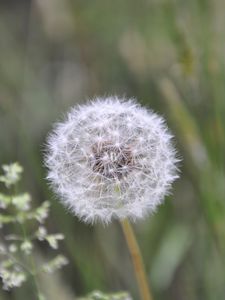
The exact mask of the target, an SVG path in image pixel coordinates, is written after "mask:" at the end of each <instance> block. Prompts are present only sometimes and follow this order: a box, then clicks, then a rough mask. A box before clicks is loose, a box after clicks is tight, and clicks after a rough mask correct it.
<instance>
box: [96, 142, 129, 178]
mask: <svg viewBox="0 0 225 300" xmlns="http://www.w3.org/2000/svg"><path fill="white" fill-rule="evenodd" d="M91 150H92V158H91V167H92V170H93V171H94V172H95V173H98V174H100V175H102V176H104V177H106V178H114V179H122V178H123V177H124V176H126V175H127V174H128V173H129V172H130V171H131V169H132V166H133V155H132V151H131V149H130V147H128V146H123V145H118V144H114V143H112V142H109V141H105V142H100V143H96V144H94V145H93V146H92V149H91Z"/></svg>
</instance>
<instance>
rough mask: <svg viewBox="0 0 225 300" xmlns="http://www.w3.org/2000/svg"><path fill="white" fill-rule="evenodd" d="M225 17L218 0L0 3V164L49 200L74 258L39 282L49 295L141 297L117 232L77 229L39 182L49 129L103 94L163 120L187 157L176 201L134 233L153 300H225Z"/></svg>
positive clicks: (57, 227)
mask: <svg viewBox="0 0 225 300" xmlns="http://www.w3.org/2000/svg"><path fill="white" fill-rule="evenodd" d="M224 11H225V2H224V1H223V0H189V1H178V0H140V1H135V0H129V1H128V0H123V1H119V0H115V1H109V0H106V1H100V0H95V1H82V0H73V1H72V0H63V1H61V0H33V1H29V0H20V1H16V0H2V1H1V3H0V35H1V43H0V128H1V132H0V144H1V151H0V163H8V162H12V161H15V160H18V161H21V163H22V164H23V166H24V167H25V169H26V172H27V176H25V178H24V180H23V182H22V184H23V186H24V188H27V189H28V190H31V192H32V194H33V195H34V198H35V199H36V201H37V205H38V204H40V203H39V200H38V199H43V198H48V199H52V206H53V211H52V217H51V218H50V220H49V221H48V222H49V224H48V225H49V227H50V228H52V229H54V230H53V231H60V232H63V234H64V235H65V237H66V239H65V241H64V248H63V251H64V254H65V255H66V256H67V257H68V258H69V260H70V264H69V266H67V267H66V268H64V270H63V271H62V273H61V276H59V277H55V278H54V280H52V277H51V278H50V279H47V278H43V286H45V289H46V293H47V295H48V299H55V300H57V299H68V300H69V299H74V295H84V294H87V293H89V292H90V291H92V290H95V289H100V290H103V291H105V290H107V291H118V290H128V291H129V292H130V293H131V295H132V296H133V297H134V299H138V296H137V295H138V292H137V287H136V283H135V278H134V275H133V269H132V265H131V261H130V257H129V255H128V252H127V248H126V244H125V242H124V240H123V237H122V232H121V229H120V227H119V225H118V224H117V223H116V222H115V223H113V224H112V225H110V226H108V227H106V228H102V226H100V225H98V226H95V227H88V226H86V225H84V224H81V223H79V222H78V221H77V220H76V218H74V217H73V216H71V215H70V214H69V213H67V212H66V211H65V210H64V209H63V208H62V206H61V205H60V204H59V203H58V201H56V200H55V199H54V197H53V195H52V193H51V191H50V190H49V189H48V186H47V184H46V182H45V180H44V177H45V174H46V171H45V170H44V168H43V163H42V159H43V148H44V146H43V145H44V142H45V139H46V134H47V132H48V131H49V129H50V128H51V126H52V122H53V121H56V120H58V119H60V118H61V117H62V116H63V114H64V113H65V112H66V110H67V109H68V108H69V107H70V106H71V105H75V104H77V103H81V102H82V101H85V100H86V99H87V98H89V97H93V96H95V95H104V94H119V95H127V96H128V97H136V98H137V99H139V101H140V102H141V103H142V104H143V105H145V106H147V107H151V108H152V109H154V110H155V111H156V112H159V113H160V114H163V115H164V117H165V118H166V119H167V120H168V123H169V126H170V127H171V129H172V130H173V132H174V134H175V136H176V142H175V143H176V146H177V148H178V150H179V153H180V155H181V156H182V158H183V161H182V163H181V179H180V180H179V181H178V182H177V183H176V184H175V185H174V193H173V195H172V196H171V197H169V198H168V199H166V203H165V204H164V205H163V206H161V207H160V209H159V212H158V213H157V214H155V215H154V216H152V217H150V218H148V219H146V220H144V221H143V222H141V223H137V224H136V227H135V229H136V231H137V235H138V239H139V240H140V244H141V245H140V246H141V249H142V251H143V254H144V260H145V264H146V268H147V272H148V274H149V282H150V284H151V287H152V290H153V293H154V296H155V299H157V300H160V299H173V300H176V299H177V300H178V299H179V300H199V299H204V300H215V299H224V298H225V184H224V180H225V168H224V167H225V166H224V165H225V155H224V154H225V85H224V82H225V71H224V70H225V68H224V65H225V39H224V35H225V17H224ZM40 251H43V252H44V251H45V249H40ZM40 257H41V253H40ZM50 287H51V289H50ZM27 292H29V286H28V287H27ZM0 298H1V299H3V300H8V299H19V300H20V299H24V296H23V293H22V291H21V292H20V291H19V289H18V291H17V292H16V293H14V292H11V293H7V292H2V291H1V292H0Z"/></svg>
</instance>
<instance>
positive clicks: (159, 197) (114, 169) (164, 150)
mask: <svg viewBox="0 0 225 300" xmlns="http://www.w3.org/2000/svg"><path fill="white" fill-rule="evenodd" d="M171 138H172V135H171V134H170V132H169V131H168V129H167V126H166V125H165V122H164V120H163V118H161V117H159V116H158V115H157V114H155V113H153V112H152V111H149V110H147V109H145V108H142V107H141V106H140V105H139V104H137V103H136V102H135V101H134V100H126V99H120V98H118V97H108V98H97V99H95V100H93V101H91V102H89V103H87V104H86V105H81V106H76V107H74V108H72V109H71V111H70V112H69V113H68V114H67V117H66V119H65V120H64V122H62V123H58V124H56V126H55V128H54V130H53V132H52V133H51V134H50V135H49V138H48V142H47V151H46V157H45V163H46V166H47V168H48V177H47V178H48V180H49V181H50V183H51V185H52V186H53V188H54V190H55V192H56V193H57V194H58V195H59V196H60V199H61V201H62V202H63V203H64V204H65V205H66V206H67V207H68V208H69V209H70V210H71V211H72V212H73V213H74V214H75V215H76V216H77V217H79V218H80V219H82V220H83V221H85V222H87V223H94V222H95V221H98V220H100V221H102V222H103V223H108V222H110V221H111V220H112V219H113V218H119V219H124V218H129V219H131V220H133V221H134V220H136V219H139V218H142V217H144V216H145V215H147V214H148V213H152V212H154V211H155V210H156V208H157V207H158V205H159V204H160V203H162V201H163V199H164V197H165V195H166V194H168V192H169V191H170V188H171V184H172V182H173V181H174V180H175V179H176V178H177V177H178V176H177V167H176V163H177V158H176V152H175V149H174V147H173V145H172V143H171Z"/></svg>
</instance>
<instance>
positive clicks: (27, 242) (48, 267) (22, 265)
mask: <svg viewBox="0 0 225 300" xmlns="http://www.w3.org/2000/svg"><path fill="white" fill-rule="evenodd" d="M2 169H3V175H1V176H0V182H2V183H4V185H5V187H6V189H7V193H1V194H0V208H1V214H0V227H1V229H2V230H1V237H0V278H1V280H2V283H3V287H2V288H3V290H6V291H9V290H11V289H13V288H17V287H21V286H22V285H23V284H24V282H26V281H27V280H30V282H33V283H32V286H33V294H34V296H33V299H38V300H45V299H46V298H45V297H44V296H43V294H42V293H41V291H40V287H39V279H38V278H39V276H40V275H41V273H42V272H45V273H47V274H53V273H54V272H55V271H57V270H58V269H61V268H62V267H63V266H65V265H67V264H68V261H67V259H66V258H65V257H64V256H63V255H61V254H58V255H57V256H55V257H54V258H53V259H51V260H49V261H45V262H44V264H40V263H39V264H37V262H36V259H35V258H34V256H35V254H34V253H35V252H36V246H37V241H38V242H47V243H48V245H49V246H50V247H51V248H52V249H54V250H56V249H58V242H59V241H60V240H63V239H64V236H63V235H62V234H60V233H57V234H49V233H48V232H47V229H46V228H45V227H44V223H45V221H46V218H47V217H48V215H49V203H48V202H47V201H45V202H43V203H42V204H41V205H40V206H39V207H37V208H35V209H33V208H32V206H31V196H30V195H29V194H28V193H23V194H19V193H18V191H17V187H18V182H19V181H20V179H21V173H22V172H23V168H22V167H21V166H20V165H19V164H18V163H12V164H10V165H3V166H2ZM9 225H11V226H9ZM28 228H29V231H28ZM18 229H19V230H18ZM31 229H32V230H31ZM32 280H33V281H32Z"/></svg>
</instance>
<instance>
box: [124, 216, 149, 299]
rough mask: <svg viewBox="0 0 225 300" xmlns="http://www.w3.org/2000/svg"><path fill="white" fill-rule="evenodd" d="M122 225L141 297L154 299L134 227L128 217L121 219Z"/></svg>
mask: <svg viewBox="0 0 225 300" xmlns="http://www.w3.org/2000/svg"><path fill="white" fill-rule="evenodd" d="M121 226H122V229H123V232H124V235H125V238H126V241H127V245H128V248H129V251H130V255H131V258H132V261H133V265H134V270H135V275H136V278H137V283H138V287H139V291H140V295H141V299H142V300H153V297H152V295H151V292H150V287H149V284H148V280H147V275H146V272H145V268H144V263H143V260H142V256H141V251H140V248H139V246H138V243H137V240H136V237H135V234H134V231H133V228H132V226H131V224H130V222H129V221H128V220H127V219H125V220H122V221H121Z"/></svg>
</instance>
